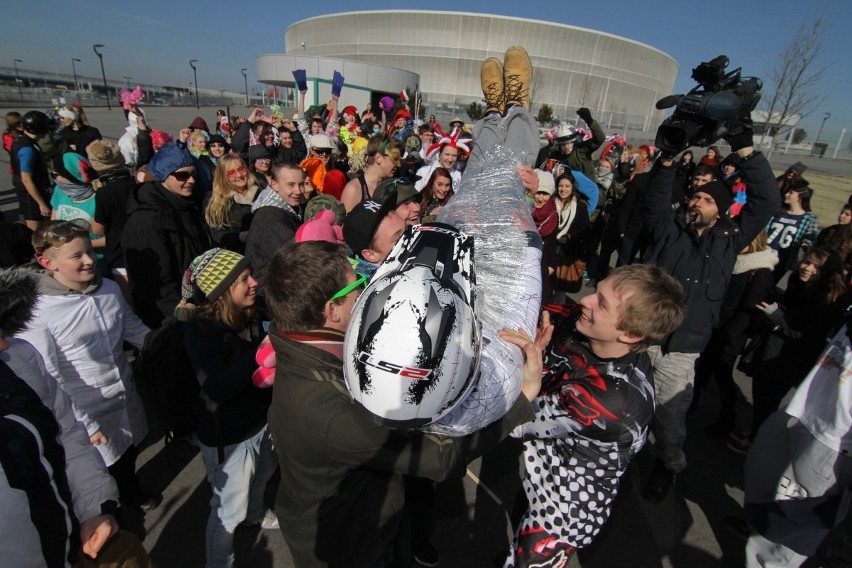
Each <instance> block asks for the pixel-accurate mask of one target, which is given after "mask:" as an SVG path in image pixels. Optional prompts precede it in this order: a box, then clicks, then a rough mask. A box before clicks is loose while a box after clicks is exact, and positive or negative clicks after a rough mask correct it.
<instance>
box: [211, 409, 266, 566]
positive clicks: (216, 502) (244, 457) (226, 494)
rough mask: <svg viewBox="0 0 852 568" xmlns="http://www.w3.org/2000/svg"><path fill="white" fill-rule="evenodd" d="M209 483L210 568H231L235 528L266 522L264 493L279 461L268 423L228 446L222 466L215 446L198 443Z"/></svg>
mask: <svg viewBox="0 0 852 568" xmlns="http://www.w3.org/2000/svg"><path fill="white" fill-rule="evenodd" d="M199 445H200V447H201V458H202V460H203V461H204V468H205V469H206V470H207V481H208V482H210V487H211V489H212V490H213V497H212V499H210V517H209V518H208V519H207V534H206V537H205V551H206V555H207V564H206V566H207V568H230V567H231V566H233V564H234V529H236V528H237V525H239V524H240V523H241V522H242V521H244V520H247V521H249V522H256V521H260V520H261V519H263V515H264V513H265V512H266V507H265V505H264V503H263V493H264V490H265V488H266V484H267V482H268V481H269V478H270V477H272V474H273V473H274V472H275V468H276V467H277V465H278V460H277V458H276V456H275V451H274V450H273V447H272V436H271V435H270V433H269V428H268V426H267V425H266V424H264V425H263V428H261V429H260V430H259V431H258V432H257V433H256V434H254V435H253V436H252V437H250V438H249V439H247V440H245V441H243V442H240V443H237V444H232V445H229V446H225V460H224V461H223V462H222V463H219V456H218V450H217V448H215V447H209V446H205V445H204V444H199Z"/></svg>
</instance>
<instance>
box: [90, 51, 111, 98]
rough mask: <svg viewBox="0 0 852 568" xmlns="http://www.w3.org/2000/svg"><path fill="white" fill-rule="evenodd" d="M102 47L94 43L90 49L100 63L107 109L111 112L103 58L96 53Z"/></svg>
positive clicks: (98, 52)
mask: <svg viewBox="0 0 852 568" xmlns="http://www.w3.org/2000/svg"><path fill="white" fill-rule="evenodd" d="M103 46H104V44H102V43H96V44H95V45H93V46H92V49H93V50H94V52H95V55H97V56H98V59H99V60H100V62H101V78H102V79H103V80H104V93H106V98H107V108H108V109H109V110H112V103H110V102H109V87H107V82H106V72H105V71H104V56H103V55H101V52H100V51H98V48H99V47H103Z"/></svg>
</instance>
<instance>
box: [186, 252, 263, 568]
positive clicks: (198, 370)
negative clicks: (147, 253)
mask: <svg viewBox="0 0 852 568" xmlns="http://www.w3.org/2000/svg"><path fill="white" fill-rule="evenodd" d="M256 293H257V282H256V281H255V279H254V278H253V277H252V273H251V267H250V266H249V263H248V260H247V259H246V258H245V257H244V256H242V255H240V254H237V253H235V252H232V251H229V250H225V249H221V248H215V249H211V250H209V251H207V252H205V253H204V254H202V255H201V256H199V257H197V258H196V259H195V260H194V261H193V262H192V264H191V265H190V267H189V269H188V270H187V273H186V276H185V277H184V285H183V289H182V292H181V294H182V296H183V298H184V300H183V301H182V302H181V304H180V305H179V306H178V308H177V310H176V311H175V317H177V318H178V319H184V320H187V319H188V320H189V321H187V323H186V328H185V330H184V342H185V345H186V350H187V353H188V355H189V359H190V361H191V362H192V367H193V369H194V370H195V376H196V379H197V380H198V383H199V384H200V386H201V396H200V397H199V399H198V404H197V414H196V415H197V428H196V433H197V435H198V442H199V447H200V449H201V457H202V460H203V462H204V468H205V469H206V471H207V481H208V482H210V487H211V489H212V491H213V496H212V498H211V499H210V516H209V517H208V519H207V532H206V537H205V552H206V556H207V562H206V565H207V566H208V567H214V568H220V567H222V568H225V567H229V566H232V565H233V563H234V545H233V541H234V531H235V530H236V528H237V527H238V526H239V525H241V524H244V525H248V526H257V525H260V526H261V527H262V528H267V529H272V528H278V521H277V519H276V517H275V514H274V513H273V512H271V511H268V510H267V508H266V506H265V504H264V500H263V495H264V491H265V489H266V484H267V482H268V481H269V479H270V478H271V477H272V474H273V473H274V471H275V468H276V466H277V460H276V457H275V452H274V450H273V448H272V437H271V435H270V433H269V430H268V426H267V422H266V413H267V411H268V410H269V405H270V403H271V401H272V389H263V388H257V387H255V386H254V383H253V381H252V374H253V373H254V371H255V368H256V367H257V364H256V363H255V353H256V351H257V348H258V347H259V346H260V342H261V339H262V335H263V334H262V330H261V326H260V325H259V323H260V322H259V318H257V317H256V316H255V307H254V304H255V298H256ZM196 306H197V307H196Z"/></svg>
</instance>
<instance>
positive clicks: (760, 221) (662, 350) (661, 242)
mask: <svg viewBox="0 0 852 568" xmlns="http://www.w3.org/2000/svg"><path fill="white" fill-rule="evenodd" d="M747 116H748V110H747V109H746V110H745V112H744V113H742V115H740V117H739V118H738V119H735V120H736V122H733V123H732V124H730V125H728V126H729V129H728V130H727V132H739V133H738V134H735V135H726V136H725V139H726V140H727V141H728V143H729V144H730V145H731V149H732V150H733V151H734V152H735V153H736V154H737V156H739V158H740V160H741V162H740V164H741V175H742V178H743V180H744V181H745V182H746V184H747V186H748V194H747V195H748V199H747V203H746V205H745V206H744V207H743V208H742V211H741V212H740V215H739V216H738V217H737V218H736V219H735V220H731V219H730V218H728V217H727V215H726V214H725V212H726V211H727V210H728V207H729V206H730V205H731V201H732V196H731V191H730V189H729V188H728V187H727V186H726V185H725V184H724V183H722V182H721V181H718V180H716V181H711V182H709V183H706V184H704V185H702V186H700V187H696V188H695V191H694V193H693V194H692V196H691V198H690V200H689V202H688V203H687V204H686V205H685V206H683V205H682V206H680V207H677V208H676V209H672V207H671V205H670V204H671V192H672V183H673V181H674V178H675V175H676V173H677V168H676V166H675V163H674V154H675V152H672V151H669V152H667V153H666V154H664V156H663V158H662V159H661V160H660V163H658V164H657V165H656V166H655V167H654V168H653V170H652V172H651V177H650V181H649V185H648V189H647V193H646V198H645V200H644V204H643V207H644V208H646V210H647V217H646V218H647V219H649V220H650V222H651V225H650V226H651V227H652V229H653V231H652V235H653V236H652V242H651V243H650V247H649V254H648V256H647V258H646V262H648V263H651V264H656V265H658V266H660V267H661V268H663V269H665V270H666V271H667V272H669V273H670V274H671V275H672V276H674V277H675V279H676V280H678V282H680V283H681V285H683V287H684V289H685V290H686V294H687V300H686V316H685V318H684V321H683V324H682V325H681V326H680V327H679V328H678V329H677V330H676V331H675V332H674V333H673V334H672V335H670V336H669V337H668V338H667V340H666V341H665V342H664V343H663V344H662V346H655V347H651V348H650V349H649V351H648V353H649V355H650V356H651V362H652V365H653V367H654V383H655V389H656V394H657V409H656V415H655V418H654V424H653V427H652V431H653V432H654V437H655V443H654V453H655V455H656V458H657V459H656V462H655V466H654V471H653V474H652V477H651V479H650V480H649V483H648V484H647V485H646V487H645V497H646V498H649V499H653V500H656V501H659V500H661V499H663V498H664V497H665V495H666V494H667V492H668V490H669V488H670V487H671V486H672V484H673V483H674V479H675V474H676V473H678V472H680V471H682V470H683V469H684V468H686V456H685V455H684V453H683V442H684V439H685V438H686V422H685V420H686V412H687V409H688V408H689V404H690V401H691V399H692V390H693V386H692V385H693V379H694V376H695V360H696V359H697V358H698V356H699V354H700V353H701V351H703V350H704V347H705V346H706V345H707V342H708V340H709V338H710V334H711V332H712V330H713V327H714V325H715V323H716V321H717V319H718V317H719V308H720V306H721V303H722V300H723V298H724V297H725V294H726V291H727V284H728V281H729V280H730V278H731V273H732V270H733V267H734V261H735V260H736V256H737V253H738V252H739V251H740V250H742V249H743V247H745V246H746V245H748V244H749V243H750V242H751V241H752V239H754V237H755V236H756V235H757V234H758V233H759V232H760V231H761V230H762V229H763V228H764V227H765V226H766V223H767V221H768V220H769V218H770V216H771V215H772V212H773V211H775V210H776V209H777V208H778V207H779V206H780V201H779V198H778V188H777V183H776V182H775V176H774V174H773V173H772V169H771V168H770V167H769V162H767V160H766V158H765V157H764V156H763V155H762V154H761V153H760V152H757V151H755V150H754V148H753V147H752V145H753V141H752V130H751V121H750V120H749V119H748V118H747ZM744 117H745V118H744ZM661 128H663V127H662V126H661Z"/></svg>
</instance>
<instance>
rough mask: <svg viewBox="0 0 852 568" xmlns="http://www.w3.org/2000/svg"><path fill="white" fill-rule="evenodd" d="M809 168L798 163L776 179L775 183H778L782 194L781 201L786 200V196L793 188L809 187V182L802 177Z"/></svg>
mask: <svg viewBox="0 0 852 568" xmlns="http://www.w3.org/2000/svg"><path fill="white" fill-rule="evenodd" d="M807 169H808V167H807V166H806V165H805V164H803V163H802V162H796V163H795V164H793V165H792V166H790V167H789V168H787V170H786V171H785V172H784V173H783V174H781V175H780V176H778V177H777V178H775V181H777V182H778V191H779V192H781V199H782V200H783V199H784V196H785V195H786V194H787V190H788V189H790V188H791V187H796V186H800V185H808V182H807V180H805V178H803V177H802V176H803V175H804V174H805V172H806V171H807Z"/></svg>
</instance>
